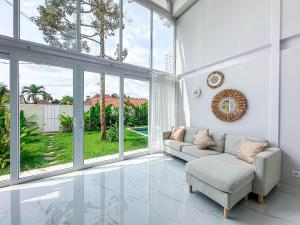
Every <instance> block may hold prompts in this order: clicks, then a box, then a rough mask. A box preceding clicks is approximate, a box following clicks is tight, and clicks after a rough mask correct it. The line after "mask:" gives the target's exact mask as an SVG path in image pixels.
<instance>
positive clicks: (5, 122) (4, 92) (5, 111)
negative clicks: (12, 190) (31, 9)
mask: <svg viewBox="0 0 300 225" xmlns="http://www.w3.org/2000/svg"><path fill="white" fill-rule="evenodd" d="M9 77H10V76H9V61H8V60H4V59H0V181H3V180H8V179H9V174H10V139H9V126H10V124H9V123H10V120H9V118H10V113H9V108H10V107H9V106H10V104H9V92H10V86H9Z"/></svg>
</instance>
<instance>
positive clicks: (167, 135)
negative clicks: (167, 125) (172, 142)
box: [163, 131, 172, 140]
mask: <svg viewBox="0 0 300 225" xmlns="http://www.w3.org/2000/svg"><path fill="white" fill-rule="evenodd" d="M171 133H172V131H165V132H163V140H166V139H169V138H170V136H171Z"/></svg>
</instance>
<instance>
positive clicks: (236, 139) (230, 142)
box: [224, 134, 268, 155]
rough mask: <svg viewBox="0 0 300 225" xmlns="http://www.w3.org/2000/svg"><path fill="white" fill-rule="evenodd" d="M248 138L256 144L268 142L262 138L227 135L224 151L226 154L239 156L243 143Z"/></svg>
mask: <svg viewBox="0 0 300 225" xmlns="http://www.w3.org/2000/svg"><path fill="white" fill-rule="evenodd" d="M246 138H248V139H250V140H252V141H255V142H261V143H266V142H268V141H267V140H265V139H263V138H260V137H246V136H242V135H232V134H227V135H226V139H225V149H224V150H225V152H226V153H230V154H232V155H237V154H238V153H239V151H240V150H241V145H242V141H243V140H244V139H246Z"/></svg>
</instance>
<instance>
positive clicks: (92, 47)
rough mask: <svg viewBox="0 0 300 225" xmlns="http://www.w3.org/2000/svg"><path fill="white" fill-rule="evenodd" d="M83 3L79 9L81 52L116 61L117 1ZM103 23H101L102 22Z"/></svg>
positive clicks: (117, 34)
mask: <svg viewBox="0 0 300 225" xmlns="http://www.w3.org/2000/svg"><path fill="white" fill-rule="evenodd" d="M96 2H97V5H96V4H95V2H94V1H85V2H82V9H81V51H82V52H83V53H88V54H90V55H94V56H98V57H101V58H105V59H110V60H118V48H119V20H120V15H119V12H120V9H119V0H109V1H107V0H106V1H96ZM102 21H103V22H102Z"/></svg>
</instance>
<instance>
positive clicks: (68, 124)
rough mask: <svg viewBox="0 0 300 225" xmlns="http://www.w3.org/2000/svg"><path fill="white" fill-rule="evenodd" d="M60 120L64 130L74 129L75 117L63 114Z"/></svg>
mask: <svg viewBox="0 0 300 225" xmlns="http://www.w3.org/2000/svg"><path fill="white" fill-rule="evenodd" d="M59 121H60V125H61V131H62V132H71V131H72V130H73V117H71V116H68V115H66V116H64V115H61V116H60V117H59Z"/></svg>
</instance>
